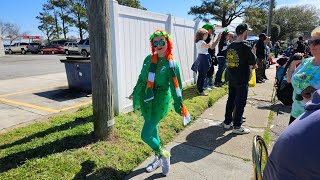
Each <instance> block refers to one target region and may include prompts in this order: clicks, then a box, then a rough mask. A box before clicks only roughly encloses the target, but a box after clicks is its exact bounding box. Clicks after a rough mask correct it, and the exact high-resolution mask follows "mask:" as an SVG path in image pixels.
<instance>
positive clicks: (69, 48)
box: [64, 42, 79, 55]
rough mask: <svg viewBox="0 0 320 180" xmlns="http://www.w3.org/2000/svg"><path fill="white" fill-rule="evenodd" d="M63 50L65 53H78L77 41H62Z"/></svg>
mask: <svg viewBox="0 0 320 180" xmlns="http://www.w3.org/2000/svg"><path fill="white" fill-rule="evenodd" d="M64 52H65V53H66V55H70V54H79V52H78V43H76V42H66V43H64Z"/></svg>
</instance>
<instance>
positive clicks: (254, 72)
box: [249, 69, 257, 87]
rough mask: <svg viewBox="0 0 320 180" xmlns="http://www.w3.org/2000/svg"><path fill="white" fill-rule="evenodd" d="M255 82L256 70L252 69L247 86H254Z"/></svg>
mask: <svg viewBox="0 0 320 180" xmlns="http://www.w3.org/2000/svg"><path fill="white" fill-rule="evenodd" d="M256 84H257V82H256V70H255V69H253V70H252V73H251V79H250V81H249V87H255V86H256Z"/></svg>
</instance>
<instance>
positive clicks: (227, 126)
mask: <svg viewBox="0 0 320 180" xmlns="http://www.w3.org/2000/svg"><path fill="white" fill-rule="evenodd" d="M221 125H222V127H223V129H230V128H231V127H232V126H233V122H231V123H230V124H229V125H228V124H225V123H224V122H222V123H221Z"/></svg>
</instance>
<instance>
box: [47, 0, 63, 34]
mask: <svg viewBox="0 0 320 180" xmlns="http://www.w3.org/2000/svg"><path fill="white" fill-rule="evenodd" d="M43 11H48V12H49V11H53V18H54V28H55V30H54V32H55V38H58V39H59V38H60V34H61V27H60V25H59V21H58V11H57V10H56V9H55V8H54V6H53V5H52V3H50V0H49V1H48V2H47V3H46V4H43Z"/></svg>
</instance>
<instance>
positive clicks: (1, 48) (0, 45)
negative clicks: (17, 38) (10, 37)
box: [0, 30, 4, 57]
mask: <svg viewBox="0 0 320 180" xmlns="http://www.w3.org/2000/svg"><path fill="white" fill-rule="evenodd" d="M2 56H4V47H3V42H2V33H1V30H0V57H2Z"/></svg>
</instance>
